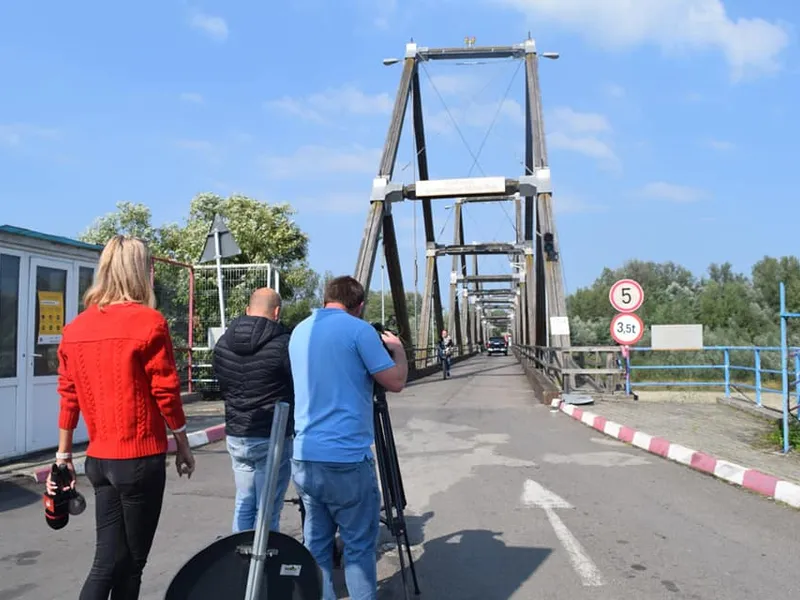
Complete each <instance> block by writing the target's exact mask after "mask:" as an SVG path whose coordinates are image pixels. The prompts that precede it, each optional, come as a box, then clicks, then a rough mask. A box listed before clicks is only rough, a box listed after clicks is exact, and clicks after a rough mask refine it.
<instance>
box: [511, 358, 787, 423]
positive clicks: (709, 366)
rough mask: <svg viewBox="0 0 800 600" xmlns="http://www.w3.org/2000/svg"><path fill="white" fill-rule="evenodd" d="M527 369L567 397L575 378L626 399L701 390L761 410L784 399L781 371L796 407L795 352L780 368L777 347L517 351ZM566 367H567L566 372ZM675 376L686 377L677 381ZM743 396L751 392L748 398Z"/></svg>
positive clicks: (677, 378) (678, 378) (678, 377)
mask: <svg viewBox="0 0 800 600" xmlns="http://www.w3.org/2000/svg"><path fill="white" fill-rule="evenodd" d="M516 348H517V354H518V357H519V358H520V360H521V361H525V363H526V365H530V366H535V367H536V368H538V369H539V370H540V371H542V372H543V373H544V374H545V375H546V376H547V377H548V378H549V379H551V380H552V381H553V382H554V383H556V384H557V385H559V386H560V387H561V388H562V389H563V390H565V391H568V389H569V388H570V386H571V384H574V382H575V381H576V379H577V378H580V377H587V378H594V380H595V382H598V381H600V382H602V381H603V380H605V381H606V383H605V385H604V386H603V387H605V388H607V389H608V390H609V391H612V390H613V391H622V390H623V389H624V391H625V392H626V393H627V394H629V395H630V394H631V393H632V391H633V390H635V389H657V388H706V389H719V390H722V392H723V393H724V395H725V397H728V398H730V397H731V395H732V392H736V394H737V395H739V396H742V397H743V398H744V399H746V400H750V401H752V402H753V404H755V405H756V406H759V407H760V406H763V404H764V397H765V396H766V395H770V394H775V395H778V396H781V395H782V394H783V386H782V376H783V374H784V367H785V369H786V371H787V375H788V381H789V382H790V385H789V387H790V392H791V394H792V395H793V396H794V407H792V408H791V409H790V410H792V411H797V410H798V406H800V347H789V348H788V356H789V362H788V363H787V364H786V365H781V356H780V355H781V348H780V346H706V347H704V348H703V349H702V350H670V351H666V350H654V349H653V348H650V347H635V346H634V347H631V348H630V353H629V354H628V356H627V357H626V356H624V354H623V351H622V348H621V347H619V346H573V347H570V348H563V349H562V348H546V347H539V346H517V347H516ZM565 365H567V366H565ZM679 374H687V375H685V376H683V377H681V376H680V375H679ZM744 390H748V391H751V392H753V396H754V397H753V398H749V397H748V395H747V394H746V393H744V392H743V391H744Z"/></svg>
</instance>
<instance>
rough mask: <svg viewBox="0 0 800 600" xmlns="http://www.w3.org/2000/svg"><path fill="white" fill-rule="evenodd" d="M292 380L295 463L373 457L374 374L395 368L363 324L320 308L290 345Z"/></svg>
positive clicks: (375, 334)
mask: <svg viewBox="0 0 800 600" xmlns="http://www.w3.org/2000/svg"><path fill="white" fill-rule="evenodd" d="M289 358H290V360H291V363H292V379H293V380H294V424H295V425H294V427H295V438H294V458H295V460H309V461H320V462H336V463H353V462H361V461H362V460H364V458H365V457H370V456H372V452H371V450H370V446H371V445H372V443H373V441H374V438H375V432H374V426H373V410H372V390H373V379H372V377H371V376H372V375H373V374H375V373H378V372H380V371H385V370H386V369H389V368H391V367H393V366H394V361H393V360H392V357H391V356H390V355H389V353H388V352H387V351H386V349H385V348H384V347H383V343H382V341H381V338H380V335H379V334H378V332H377V331H375V328H374V327H372V325H370V324H369V323H367V322H366V321H363V320H361V319H358V318H356V317H354V316H352V315H350V314H348V313H346V312H345V311H343V310H341V309H337V308H320V309H317V310H316V311H314V312H313V313H312V315H311V316H310V317H308V318H307V319H305V320H304V321H302V322H301V323H299V324H298V325H297V327H295V329H294V331H293V332H292V336H291V338H290V340H289Z"/></svg>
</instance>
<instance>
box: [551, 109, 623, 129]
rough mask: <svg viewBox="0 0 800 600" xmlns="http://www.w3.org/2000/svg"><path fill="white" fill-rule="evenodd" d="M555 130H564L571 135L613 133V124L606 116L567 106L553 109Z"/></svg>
mask: <svg viewBox="0 0 800 600" xmlns="http://www.w3.org/2000/svg"><path fill="white" fill-rule="evenodd" d="M551 117H552V119H553V123H554V127H555V129H564V130H566V131H569V132H570V133H604V132H610V131H611V123H609V122H608V119H607V118H606V117H605V115H601V114H598V113H582V112H578V111H576V110H573V109H571V108H569V107H567V106H561V107H558V108H555V109H553V112H552V115H551Z"/></svg>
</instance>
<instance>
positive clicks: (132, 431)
mask: <svg viewBox="0 0 800 600" xmlns="http://www.w3.org/2000/svg"><path fill="white" fill-rule="evenodd" d="M58 356H59V369H58V392H59V394H60V395H61V414H60V415H59V419H58V426H59V427H60V428H61V429H75V427H77V425H78V418H79V416H80V414H81V413H82V414H83V419H84V421H85V422H86V428H87V430H88V432H89V447H88V448H87V450H86V454H87V456H93V457H95V458H137V457H140V456H150V455H153V454H160V453H163V452H166V451H167V431H166V427H165V423H164V421H165V420H166V425H167V426H169V428H170V429H172V430H173V431H174V430H176V429H180V428H182V427H183V426H184V425H185V424H186V417H185V415H184V413H183V405H182V403H181V394H180V380H179V378H178V372H177V369H176V367H175V356H174V354H173V349H172V340H171V338H170V335H169V328H168V326H167V322H166V320H165V319H164V317H163V316H162V315H161V313H159V312H158V311H156V310H153V309H152V308H149V307H147V306H143V305H141V304H136V303H132V302H129V303H124V304H112V305H108V306H106V307H104V308H103V309H98V308H97V307H96V306H91V307H89V308H87V309H86V310H85V311H83V312H82V313H81V314H80V315H78V316H77V317H76V318H75V319H74V320H73V321H72V322H71V323H69V325H67V326H66V327H64V331H63V337H62V339H61V345H60V346H59V349H58Z"/></svg>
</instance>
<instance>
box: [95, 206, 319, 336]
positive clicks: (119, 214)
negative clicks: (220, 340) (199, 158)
mask: <svg viewBox="0 0 800 600" xmlns="http://www.w3.org/2000/svg"><path fill="white" fill-rule="evenodd" d="M188 208H189V210H188V216H187V219H186V221H185V222H184V223H183V224H177V223H167V224H164V225H161V226H155V225H153V223H152V213H151V211H150V209H149V208H148V207H147V206H145V205H143V204H133V203H130V202H122V203H119V204H117V210H116V211H115V212H113V213H110V214H107V215H104V216H102V217H100V218H99V219H97V220H96V221H95V222H94V223H93V224H92V225H91V226H90V227H89V228H88V229H87V230H86V231H85V232H84V233H83V234H82V235H81V236H80V239H82V240H84V241H88V242H91V243H97V244H104V243H105V242H106V241H107V240H108V239H109V238H110V237H111V236H112V235H115V234H117V233H122V234H128V235H135V236H138V237H141V238H142V239H145V240H146V241H148V242H149V244H150V246H151V248H152V251H153V253H154V254H155V255H156V256H158V257H162V258H168V259H172V260H176V261H179V262H184V263H188V264H195V263H196V262H197V261H198V260H199V258H200V254H201V253H202V250H203V246H204V244H205V242H206V236H207V235H208V231H209V228H210V225H211V222H212V220H213V218H214V215H215V214H217V213H218V214H220V215H222V217H223V218H224V219H225V221H226V223H227V225H228V227H229V228H230V230H231V233H232V234H233V236H234V238H235V239H236V242H237V243H238V245H239V247H240V248H241V250H242V252H241V254H239V255H238V256H234V257H230V258H228V259H225V261H224V262H225V264H263V263H270V264H271V265H272V266H273V267H275V268H277V269H278V271H279V273H280V275H281V279H280V293H281V295H282V297H283V298H284V307H285V308H284V321H285V322H287V324H288V325H290V326H293V325H294V324H296V323H297V322H299V321H300V320H302V319H303V318H305V317H306V316H307V315H308V314H309V313H310V310H311V308H312V307H313V306H314V302H315V300H316V297H317V291H318V287H319V277H318V275H317V274H316V273H315V272H314V271H313V270H311V268H310V267H309V265H308V262H307V259H306V255H307V253H308V236H307V235H306V234H305V233H304V232H303V231H301V230H300V228H299V227H298V226H297V225H296V223H295V222H294V221H293V220H292V216H293V214H294V211H293V209H292V208H291V206H289V205H288V204H267V203H265V202H260V201H258V200H256V199H253V198H249V197H246V196H242V195H233V196H230V197H228V198H223V197H222V196H219V195H217V194H210V193H204V194H199V195H198V196H196V197H195V198H193V199H192V200H191V202H190V204H189V207H188ZM257 276H258V274H257V273H249V274H247V273H246V274H245V275H239V276H238V278H236V280H235V281H230V282H228V283H229V284H230V288H229V289H228V290H227V292H226V293H227V295H228V297H227V298H226V313H227V315H226V316H228V317H229V318H230V317H231V316H232V315H236V314H240V313H241V312H242V311H243V309H244V306H245V305H246V303H247V299H248V298H249V295H250V293H251V292H252V290H253V288H254V287H255V286H256V285H258V282H259V281H261V280H260V279H258V280H257V279H256V277H257ZM195 286H196V290H200V289H203V290H212V292H211V293H206V294H204V295H203V296H196V297H195V298H194V300H195V324H196V327H195V337H196V338H197V339H200V340H204V339H205V331H206V329H207V328H208V327H209V326H212V325H215V324H218V322H219V314H218V306H217V302H216V279H215V274H214V272H213V271H211V270H197V271H196V273H195ZM156 289H157V295H158V296H159V306H160V307H161V308H162V310H163V311H164V312H165V314H170V313H173V314H179V313H186V314H188V279H187V278H186V277H185V276H178V277H176V269H175V268H174V267H170V266H168V265H164V264H161V263H157V264H156ZM173 320H176V319H173ZM171 324H172V323H171ZM176 329H178V330H180V329H181V327H176ZM197 336H199V338H198V337H197Z"/></svg>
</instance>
